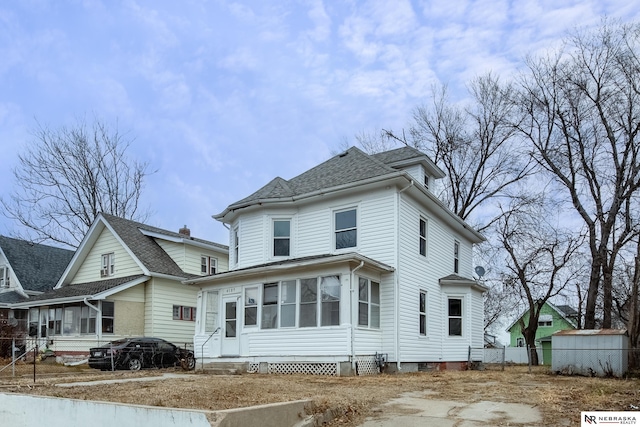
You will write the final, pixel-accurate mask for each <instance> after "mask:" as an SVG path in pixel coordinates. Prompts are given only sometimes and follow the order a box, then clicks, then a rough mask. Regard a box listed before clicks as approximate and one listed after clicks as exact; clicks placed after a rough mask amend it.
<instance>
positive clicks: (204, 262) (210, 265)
mask: <svg viewBox="0 0 640 427" xmlns="http://www.w3.org/2000/svg"><path fill="white" fill-rule="evenodd" d="M217 266H218V260H217V259H216V258H213V257H210V256H205V255H202V256H201V257H200V273H201V274H203V275H205V276H208V275H213V274H216V271H217Z"/></svg>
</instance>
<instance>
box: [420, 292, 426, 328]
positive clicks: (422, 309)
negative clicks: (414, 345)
mask: <svg viewBox="0 0 640 427" xmlns="http://www.w3.org/2000/svg"><path fill="white" fill-rule="evenodd" d="M418 311H419V313H420V314H419V316H420V320H419V323H420V335H422V336H426V335H427V293H426V292H425V291H420V300H419V308H418Z"/></svg>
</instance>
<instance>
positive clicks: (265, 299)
mask: <svg viewBox="0 0 640 427" xmlns="http://www.w3.org/2000/svg"><path fill="white" fill-rule="evenodd" d="M277 327H278V284H277V283H265V284H264V285H262V316H261V319H260V329H275V328H277Z"/></svg>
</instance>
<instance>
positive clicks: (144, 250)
mask: <svg viewBox="0 0 640 427" xmlns="http://www.w3.org/2000/svg"><path fill="white" fill-rule="evenodd" d="M105 229H108V230H109V231H110V232H111V233H112V234H113V236H114V237H115V238H116V239H117V240H118V242H119V243H120V244H121V245H122V247H123V249H124V250H125V251H126V252H127V253H128V254H129V256H131V258H132V259H133V260H134V262H135V263H136V264H137V265H138V266H139V267H140V269H141V270H142V272H143V274H145V275H150V276H153V275H165V276H173V277H179V278H188V277H192V276H193V274H189V273H186V272H184V271H183V270H182V269H181V268H180V267H179V266H178V264H177V263H176V262H175V261H174V260H173V259H172V258H171V256H169V254H167V252H165V251H164V249H162V247H161V246H160V245H159V244H158V242H157V241H156V238H158V236H167V237H168V238H175V239H177V238H180V239H185V238H187V237H186V236H184V235H181V234H179V233H175V232H171V231H168V230H163V229H161V228H157V227H152V226H149V225H147V224H143V223H140V222H137V221H132V220H128V219H124V218H120V217H117V216H115V215H110V214H106V213H101V214H99V215H98V217H97V218H96V220H95V221H94V223H93V224H92V225H91V227H90V228H89V231H88V232H87V234H86V235H85V237H84V239H83V240H82V242H81V244H80V246H79V247H78V250H77V251H76V255H75V256H74V258H73V260H72V262H71V263H70V264H69V267H68V268H67V270H66V271H65V273H64V275H63V276H62V277H61V278H60V280H59V282H58V284H57V285H56V287H57V288H60V287H62V286H65V284H66V283H69V282H70V281H71V280H72V278H73V277H74V276H75V275H76V274H77V272H78V271H79V269H80V267H81V266H82V264H83V263H84V261H85V259H86V258H87V256H88V255H89V253H90V252H91V249H92V248H93V246H94V245H95V244H96V242H97V241H98V238H99V237H100V234H101V233H102V232H103V231H104V230H105ZM188 239H189V241H191V242H197V243H199V244H202V245H207V246H211V247H215V248H217V249H219V250H222V251H225V250H228V248H227V247H226V246H224V245H220V244H217V243H214V242H209V241H207V240H203V239H196V238H191V237H188Z"/></svg>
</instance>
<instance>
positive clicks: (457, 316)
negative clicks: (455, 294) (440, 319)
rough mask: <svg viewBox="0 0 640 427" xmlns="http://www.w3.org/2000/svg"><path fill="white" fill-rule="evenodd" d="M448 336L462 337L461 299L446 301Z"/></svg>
mask: <svg viewBox="0 0 640 427" xmlns="http://www.w3.org/2000/svg"><path fill="white" fill-rule="evenodd" d="M447 302H448V317H449V336H462V299H461V298H449V299H448V301H447Z"/></svg>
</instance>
